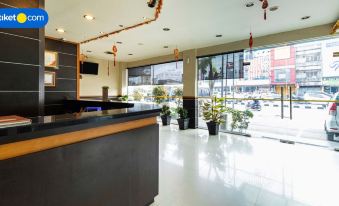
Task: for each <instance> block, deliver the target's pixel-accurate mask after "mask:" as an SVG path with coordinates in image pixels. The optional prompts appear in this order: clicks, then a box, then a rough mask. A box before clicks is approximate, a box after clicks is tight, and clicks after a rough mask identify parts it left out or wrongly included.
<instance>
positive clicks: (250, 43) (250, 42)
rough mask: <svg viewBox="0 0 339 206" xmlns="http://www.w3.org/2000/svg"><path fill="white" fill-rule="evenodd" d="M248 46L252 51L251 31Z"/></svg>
mask: <svg viewBox="0 0 339 206" xmlns="http://www.w3.org/2000/svg"><path fill="white" fill-rule="evenodd" d="M249 46H250V50H251V51H252V47H253V36H252V32H251V33H250V40H249Z"/></svg>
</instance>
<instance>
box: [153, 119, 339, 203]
mask: <svg viewBox="0 0 339 206" xmlns="http://www.w3.org/2000/svg"><path fill="white" fill-rule="evenodd" d="M338 174H339V154H338V153H335V152H332V151H329V150H324V149H319V148H317V147H310V146H302V145H294V146H293V145H285V144H281V143H278V142H277V141H272V140H266V139H255V138H246V137H240V136H234V135H230V134H220V135H219V136H209V135H208V131H206V130H186V131H178V129H177V126H176V125H171V126H168V127H161V129H160V194H159V196H158V197H157V198H156V201H155V203H154V204H153V205H164V206H166V205H173V206H177V205H178V206H181V205H183V206H190V205H194V206H199V205H208V206H213V205H236V206H238V205H240V206H241V205H269V206H271V205H274V206H276V205H284V206H285V205H286V206H289V205H326V206H330V205H338V204H336V203H337V200H336V198H335V197H336V187H337V185H339V180H338V178H337V175H338Z"/></svg>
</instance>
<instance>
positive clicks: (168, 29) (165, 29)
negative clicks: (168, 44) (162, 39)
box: [162, 27, 171, 31]
mask: <svg viewBox="0 0 339 206" xmlns="http://www.w3.org/2000/svg"><path fill="white" fill-rule="evenodd" d="M162 30H164V31H170V30H171V29H170V28H167V27H165V28H163V29H162Z"/></svg>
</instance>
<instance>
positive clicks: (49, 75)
mask: <svg viewBox="0 0 339 206" xmlns="http://www.w3.org/2000/svg"><path fill="white" fill-rule="evenodd" d="M45 87H55V72H50V71H45Z"/></svg>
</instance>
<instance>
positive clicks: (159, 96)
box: [153, 86, 168, 104]
mask: <svg viewBox="0 0 339 206" xmlns="http://www.w3.org/2000/svg"><path fill="white" fill-rule="evenodd" d="M153 96H154V101H155V102H156V103H157V104H161V103H163V102H165V100H166V98H167V97H168V92H167V90H166V89H165V87H164V86H157V87H154V89H153Z"/></svg>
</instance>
